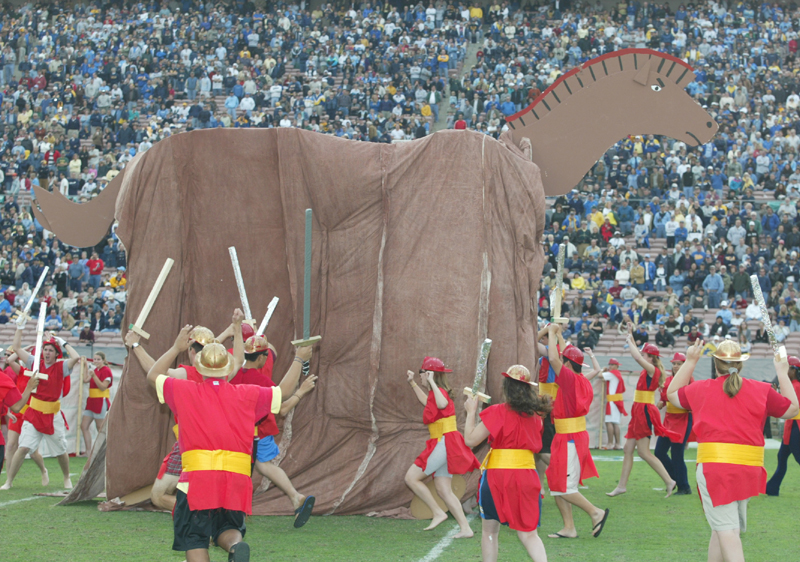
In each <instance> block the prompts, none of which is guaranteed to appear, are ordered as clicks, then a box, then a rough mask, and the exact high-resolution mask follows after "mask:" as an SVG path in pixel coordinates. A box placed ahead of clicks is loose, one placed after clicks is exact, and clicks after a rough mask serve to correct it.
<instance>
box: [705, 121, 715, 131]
mask: <svg viewBox="0 0 800 562" xmlns="http://www.w3.org/2000/svg"><path fill="white" fill-rule="evenodd" d="M713 126H714V124H713V123H712V122H711V121H709V122H708V123H706V127H708V128H709V129H710V128H711V127H713Z"/></svg>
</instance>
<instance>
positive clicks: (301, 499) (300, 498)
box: [292, 494, 306, 510]
mask: <svg viewBox="0 0 800 562" xmlns="http://www.w3.org/2000/svg"><path fill="white" fill-rule="evenodd" d="M304 501H306V496H301V495H300V494H297V496H296V497H294V498H292V505H293V506H294V509H295V510H297V509H299V508H300V507H302V505H303V502H304Z"/></svg>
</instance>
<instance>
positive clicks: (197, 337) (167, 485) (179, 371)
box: [125, 326, 238, 511]
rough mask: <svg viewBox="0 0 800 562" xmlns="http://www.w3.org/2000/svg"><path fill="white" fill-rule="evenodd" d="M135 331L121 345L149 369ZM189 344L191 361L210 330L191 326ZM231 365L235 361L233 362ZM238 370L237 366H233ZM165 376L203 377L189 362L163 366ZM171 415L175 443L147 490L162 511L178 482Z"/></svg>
mask: <svg viewBox="0 0 800 562" xmlns="http://www.w3.org/2000/svg"><path fill="white" fill-rule="evenodd" d="M139 339H140V338H139V334H137V333H136V332H134V331H129V332H128V333H127V334H125V345H126V346H127V347H128V348H129V349H130V350H131V351H133V355H134V356H135V357H136V359H137V360H138V361H139V364H140V365H141V366H142V369H144V370H145V371H147V372H149V371H150V369H152V368H153V365H155V359H153V358H152V357H151V356H150V354H149V353H147V352H146V351H145V350H144V348H143V347H142V346H141V344H140V343H139ZM190 339H191V342H192V343H191V345H190V346H189V350H188V354H189V363H193V362H194V359H195V357H196V356H197V354H198V353H200V351H202V349H203V346H205V345H207V344H209V343H211V342H213V341H214V333H213V332H212V331H211V330H209V329H208V328H205V327H203V326H195V327H194V329H193V330H192V333H191V334H190ZM234 367H236V365H235V364H234ZM237 371H238V369H237ZM166 373H167V376H168V377H172V378H176V379H179V380H189V381H192V382H203V377H202V376H200V373H198V372H197V369H195V368H194V367H193V366H192V365H191V364H190V365H179V366H178V368H175V369H173V368H170V369H167V370H166ZM172 415H173V417H174V418H175V424H174V425H173V426H172V431H173V433H174V434H175V443H174V444H173V445H172V450H170V452H169V453H167V456H166V457H164V460H163V461H162V462H161V468H160V469H159V471H158V475H157V476H156V480H155V482H154V483H153V488H152V490H151V491H150V501H152V502H153V505H155V506H156V507H159V508H161V509H163V510H166V511H172V509H173V508H174V507H175V499H176V495H175V491H176V489H177V486H178V478H179V477H180V475H181V450H180V445H179V440H178V434H179V432H178V417H177V414H175V412H174V411H173V412H172Z"/></svg>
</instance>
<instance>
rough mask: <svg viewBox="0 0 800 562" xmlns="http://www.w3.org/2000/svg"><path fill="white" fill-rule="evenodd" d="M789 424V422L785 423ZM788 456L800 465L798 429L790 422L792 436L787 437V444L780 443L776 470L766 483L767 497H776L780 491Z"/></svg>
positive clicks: (799, 430)
mask: <svg viewBox="0 0 800 562" xmlns="http://www.w3.org/2000/svg"><path fill="white" fill-rule="evenodd" d="M789 422H790V420H787V421H786V423H789ZM789 455H794V460H796V461H797V463H798V464H800V429H798V425H797V424H796V423H794V422H792V434H791V436H790V437H789V444H788V445H786V444H785V443H781V448H780V449H778V468H777V469H776V470H775V474H773V475H772V478H770V479H769V482H767V495H769V496H777V495H778V493H779V492H780V491H781V482H783V477H784V476H786V468H787V464H788V461H789Z"/></svg>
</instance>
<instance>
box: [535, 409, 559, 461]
mask: <svg viewBox="0 0 800 562" xmlns="http://www.w3.org/2000/svg"><path fill="white" fill-rule="evenodd" d="M542 421H543V422H544V429H543V430H542V450H541V451H539V454H545V455H549V454H550V445H551V444H552V443H553V437H555V436H556V425H555V424H554V423H553V419H552V418H551V417H550V414H547V415H546V416H545V417H544V420H542Z"/></svg>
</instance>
